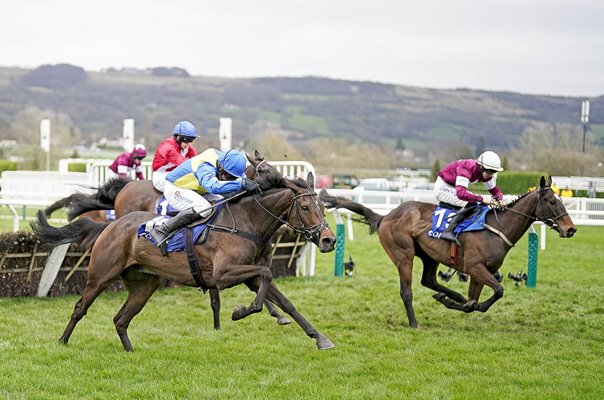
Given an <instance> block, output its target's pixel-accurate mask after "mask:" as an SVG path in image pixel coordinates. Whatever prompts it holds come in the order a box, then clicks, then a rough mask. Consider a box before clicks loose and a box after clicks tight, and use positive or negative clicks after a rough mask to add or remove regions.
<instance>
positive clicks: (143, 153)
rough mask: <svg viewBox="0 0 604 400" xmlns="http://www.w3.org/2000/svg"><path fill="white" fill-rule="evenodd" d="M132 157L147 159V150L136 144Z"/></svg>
mask: <svg viewBox="0 0 604 400" xmlns="http://www.w3.org/2000/svg"><path fill="white" fill-rule="evenodd" d="M132 156H133V157H136V158H145V157H147V149H145V146H143V145H142V144H137V145H136V146H134V150H132Z"/></svg>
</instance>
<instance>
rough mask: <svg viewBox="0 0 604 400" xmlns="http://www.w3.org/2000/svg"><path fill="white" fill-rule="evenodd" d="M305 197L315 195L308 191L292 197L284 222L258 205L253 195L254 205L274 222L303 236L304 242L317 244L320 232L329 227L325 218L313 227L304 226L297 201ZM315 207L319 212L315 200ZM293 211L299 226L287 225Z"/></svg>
mask: <svg viewBox="0 0 604 400" xmlns="http://www.w3.org/2000/svg"><path fill="white" fill-rule="evenodd" d="M306 196H317V194H316V193H315V192H312V191H310V190H309V191H308V192H307V193H300V194H297V195H294V197H293V198H292V203H291V206H290V207H289V210H288V212H287V220H284V219H282V218H279V216H277V215H275V214H273V213H272V212H271V211H270V210H267V209H266V208H265V207H264V206H263V205H262V204H260V202H259V201H258V197H257V195H256V194H254V200H255V201H256V203H257V204H258V205H259V206H260V208H262V209H263V210H264V211H266V213H267V214H269V215H270V216H272V217H273V218H275V219H276V220H278V221H279V222H281V223H282V224H284V225H286V226H287V227H288V228H290V229H291V230H293V231H294V232H295V233H301V234H303V235H304V237H305V238H306V240H308V241H309V242H312V243H315V244H316V243H318V242H319V237H320V235H321V232H323V230H325V229H326V228H328V227H329V225H328V224H327V222H326V221H325V218H323V220H322V221H321V222H320V223H318V224H315V225H313V226H310V227H309V226H306V224H305V223H304V221H302V217H301V216H300V210H299V209H298V208H299V207H298V202H297V200H298V199H300V198H302V197H306ZM314 203H315V205H316V206H317V208H318V209H319V211H320V208H319V204H318V202H317V200H315V201H314ZM294 209H295V210H296V212H297V214H298V221H299V222H300V225H301V226H294V225H292V224H291V223H289V219H290V218H291V215H292V212H294Z"/></svg>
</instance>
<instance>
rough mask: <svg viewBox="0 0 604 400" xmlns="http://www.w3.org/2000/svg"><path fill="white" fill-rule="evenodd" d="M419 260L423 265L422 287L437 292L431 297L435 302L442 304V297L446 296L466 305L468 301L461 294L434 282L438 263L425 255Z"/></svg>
mask: <svg viewBox="0 0 604 400" xmlns="http://www.w3.org/2000/svg"><path fill="white" fill-rule="evenodd" d="M420 258H421V259H422V262H423V264H424V270H423V272H422V285H424V286H425V287H427V288H430V289H432V290H434V291H435V292H437V293H436V294H435V295H434V296H433V297H434V298H435V299H436V300H438V301H440V302H441V303H442V299H444V296H446V297H449V298H451V299H453V300H454V301H456V302H458V303H461V304H465V303H467V301H468V300H467V299H466V298H465V297H464V296H463V295H462V294H461V293H458V292H456V291H454V290H451V289H449V288H448V287H446V286H443V285H441V284H440V283H438V281H437V280H436V273H437V270H438V262H436V261H435V260H434V259H433V258H432V257H429V256H428V255H427V254H421V255H420Z"/></svg>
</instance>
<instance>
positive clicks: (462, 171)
mask: <svg viewBox="0 0 604 400" xmlns="http://www.w3.org/2000/svg"><path fill="white" fill-rule="evenodd" d="M500 171H503V168H502V167H501V160H500V158H499V156H498V155H497V153H495V152H493V151H485V152H484V153H482V154H481V155H480V156H478V158H477V159H476V160H471V159H469V160H457V161H454V162H452V163H451V164H449V165H447V166H446V167H444V168H442V169H441V170H440V172H439V173H438V178H437V179H436V182H435V183H434V196H435V197H436V200H438V201H439V202H442V203H446V204H449V205H452V206H455V207H458V208H462V209H463V210H460V211H459V212H458V213H457V214H456V215H455V216H454V217H453V219H452V220H451V221H450V222H449V225H448V226H447V228H446V229H445V231H444V232H443V233H442V235H441V236H440V237H441V238H442V239H445V240H451V241H454V240H456V236H455V233H454V229H455V228H456V227H457V224H459V222H461V221H463V219H464V218H465V217H466V216H468V214H469V211H470V210H474V209H476V207H475V206H476V205H477V204H478V203H485V204H489V205H494V206H498V207H503V193H502V192H501V189H499V188H498V187H497V184H496V179H497V175H496V174H497V172H500ZM476 182H483V183H484V186H485V187H486V188H487V189H488V191H489V193H491V195H493V198H492V199H488V198H484V197H483V196H480V195H477V194H474V193H472V192H470V191H469V190H468V186H469V185H470V183H476Z"/></svg>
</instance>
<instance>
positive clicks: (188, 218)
mask: <svg viewBox="0 0 604 400" xmlns="http://www.w3.org/2000/svg"><path fill="white" fill-rule="evenodd" d="M201 218H203V217H202V216H201V214H199V213H197V212H196V211H195V210H194V209H193V208H187V209H186V210H182V211H181V212H179V213H178V214H176V215H175V216H174V217H172V218H170V219H169V220H167V221H164V222H163V223H161V224H158V225H155V227H153V229H152V230H151V232H149V235H151V237H152V238H153V239H154V240H155V241H156V242H157V245H158V246H160V245H161V244H162V242H163V241H164V240H166V238H167V237H168V236H170V234H171V233H172V232H174V231H175V230H177V229H178V228H181V227H183V226H186V225H189V224H191V223H193V222H195V221H198V220H200V219H201Z"/></svg>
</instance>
